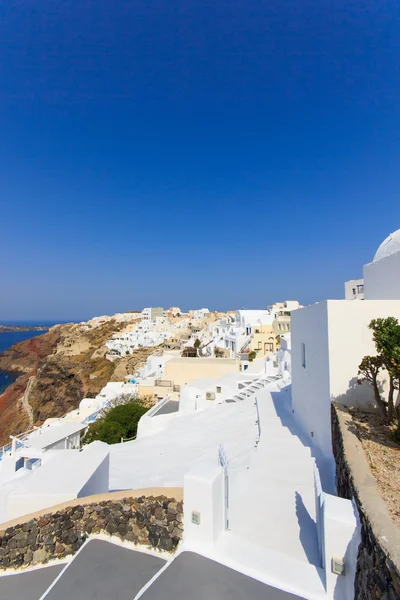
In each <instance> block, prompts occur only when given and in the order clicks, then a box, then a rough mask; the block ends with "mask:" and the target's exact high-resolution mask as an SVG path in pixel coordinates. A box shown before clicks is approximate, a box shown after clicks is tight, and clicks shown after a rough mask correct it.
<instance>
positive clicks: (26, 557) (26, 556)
mask: <svg viewBox="0 0 400 600" xmlns="http://www.w3.org/2000/svg"><path fill="white" fill-rule="evenodd" d="M32 559H33V552H32V550H30V549H29V548H28V550H27V551H26V552H25V554H24V562H25V563H26V564H28V565H29V563H30V562H31V561H32Z"/></svg>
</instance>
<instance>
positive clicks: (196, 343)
mask: <svg viewBox="0 0 400 600" xmlns="http://www.w3.org/2000/svg"><path fill="white" fill-rule="evenodd" d="M200 346H201V341H200V340H199V339H198V338H197V340H196V341H195V343H194V344H193V347H194V348H196V350H197V348H200Z"/></svg>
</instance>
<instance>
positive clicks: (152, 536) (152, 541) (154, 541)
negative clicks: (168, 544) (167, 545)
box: [149, 533, 160, 548]
mask: <svg viewBox="0 0 400 600" xmlns="http://www.w3.org/2000/svg"><path fill="white" fill-rule="evenodd" d="M159 540H160V536H159V535H157V534H156V533H149V543H150V544H151V545H152V546H153V547H154V548H155V547H156V546H157V544H158V542H159Z"/></svg>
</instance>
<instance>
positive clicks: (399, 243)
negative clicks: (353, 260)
mask: <svg viewBox="0 0 400 600" xmlns="http://www.w3.org/2000/svg"><path fill="white" fill-rule="evenodd" d="M396 252H400V229H398V230H397V231H395V232H394V233H391V234H390V235H389V236H388V237H387V238H386V240H383V242H382V244H381V245H380V246H379V248H378V250H377V251H376V253H375V256H374V260H373V262H376V261H378V260H381V258H386V257H387V256H391V255H392V254H396Z"/></svg>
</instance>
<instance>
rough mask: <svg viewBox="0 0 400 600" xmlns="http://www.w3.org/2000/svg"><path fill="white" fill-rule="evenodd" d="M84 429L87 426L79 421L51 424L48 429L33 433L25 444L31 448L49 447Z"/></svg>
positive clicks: (42, 428) (43, 428)
mask: <svg viewBox="0 0 400 600" xmlns="http://www.w3.org/2000/svg"><path fill="white" fill-rule="evenodd" d="M86 427H87V424H84V423H81V422H79V421H69V422H65V423H60V424H58V423H52V425H49V427H41V428H40V429H38V430H37V431H35V432H34V433H31V434H30V435H29V436H28V438H27V440H26V443H27V445H28V446H31V447H33V448H38V449H42V448H47V446H51V445H52V444H55V443H56V442H58V441H59V440H62V439H64V438H66V437H67V436H69V435H74V434H75V433H78V432H79V431H82V429H86Z"/></svg>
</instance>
